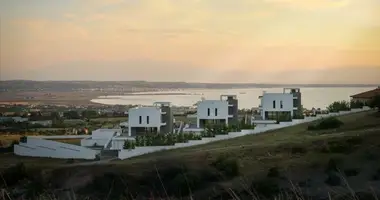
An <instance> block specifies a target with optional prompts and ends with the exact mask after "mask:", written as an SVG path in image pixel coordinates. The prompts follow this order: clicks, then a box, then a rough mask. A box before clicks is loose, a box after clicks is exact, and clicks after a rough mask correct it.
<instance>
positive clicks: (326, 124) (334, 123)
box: [307, 117, 344, 130]
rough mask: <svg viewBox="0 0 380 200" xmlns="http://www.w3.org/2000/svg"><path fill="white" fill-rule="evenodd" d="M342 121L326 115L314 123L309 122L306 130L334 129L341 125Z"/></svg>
mask: <svg viewBox="0 0 380 200" xmlns="http://www.w3.org/2000/svg"><path fill="white" fill-rule="evenodd" d="M343 124H344V123H343V122H342V121H340V120H339V119H337V118H336V117H328V118H325V119H321V120H319V121H317V122H316V123H314V124H311V125H309V126H308V127H307V129H308V130H327V129H335V128H339V127H340V126H342V125H343Z"/></svg>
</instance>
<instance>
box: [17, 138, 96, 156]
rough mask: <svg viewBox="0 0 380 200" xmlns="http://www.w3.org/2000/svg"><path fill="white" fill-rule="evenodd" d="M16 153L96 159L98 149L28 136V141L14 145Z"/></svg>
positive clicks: (21, 154)
mask: <svg viewBox="0 0 380 200" xmlns="http://www.w3.org/2000/svg"><path fill="white" fill-rule="evenodd" d="M14 153H15V154H16V155H20V156H31V157H48V158H66V159H67V158H73V159H89V160H92V159H95V157H96V155H98V154H99V152H98V151H96V150H92V149H88V148H86V147H81V146H77V145H72V144H66V143H62V142H56V141H52V140H45V139H40V138H35V137H27V141H26V143H22V142H20V143H19V144H17V145H15V146H14Z"/></svg>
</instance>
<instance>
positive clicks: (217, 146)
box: [26, 112, 380, 197]
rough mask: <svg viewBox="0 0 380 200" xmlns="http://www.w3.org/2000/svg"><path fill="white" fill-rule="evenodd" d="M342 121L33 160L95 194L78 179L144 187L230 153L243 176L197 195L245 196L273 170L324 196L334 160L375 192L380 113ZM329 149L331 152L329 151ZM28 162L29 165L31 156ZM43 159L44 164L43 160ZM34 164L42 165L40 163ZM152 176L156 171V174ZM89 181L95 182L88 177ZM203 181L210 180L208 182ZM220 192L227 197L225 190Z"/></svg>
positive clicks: (284, 180)
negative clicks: (128, 154) (97, 157)
mask: <svg viewBox="0 0 380 200" xmlns="http://www.w3.org/2000/svg"><path fill="white" fill-rule="evenodd" d="M339 119H340V120H342V121H343V122H344V125H343V126H342V127H341V128H339V129H336V130H329V131H318V132H310V131H307V125H308V124H300V125H297V126H293V127H288V128H284V129H281V130H275V131H272V132H268V133H265V134H260V135H248V136H244V137H240V138H235V139H231V140H227V141H219V142H214V143H209V144H205V145H200V146H195V147H189V148H183V149H177V150H170V151H164V152H157V153H153V154H148V155H144V156H140V157H137V158H132V159H129V160H123V161H114V162H111V163H109V164H105V165H94V166H76V167H72V168H62V169H59V168H60V167H59V166H62V165H65V164H63V163H62V162H60V161H58V162H57V160H49V159H33V160H34V161H36V162H39V164H38V167H40V166H41V165H44V166H45V167H46V168H55V170H53V171H52V173H54V174H56V173H57V171H58V172H59V173H58V174H59V175H62V176H64V177H62V178H65V179H64V180H65V181H62V180H63V179H61V178H59V176H54V178H53V179H52V180H51V181H52V182H56V181H58V182H59V183H60V184H59V186H58V187H66V186H67V185H68V184H69V185H70V183H72V182H75V183H76V184H77V185H76V186H78V187H83V186H86V185H87V188H92V189H91V191H94V190H96V191H97V190H99V191H101V190H100V189H99V188H93V187H94V186H88V184H89V183H90V181H76V180H78V179H79V180H82V178H83V177H86V180H90V179H92V178H95V177H98V176H103V175H104V174H105V173H112V174H117V176H120V177H124V176H128V177H129V176H131V177H133V178H131V177H129V178H126V180H125V182H126V184H132V185H143V183H141V180H142V179H144V180H149V181H153V180H154V179H157V173H158V174H160V173H165V172H163V171H165V170H167V169H168V170H170V169H172V168H173V167H175V166H178V165H186V166H187V168H188V169H187V171H189V172H192V171H197V170H199V169H209V168H210V163H211V162H213V161H214V160H215V159H216V158H217V157H219V156H220V155H227V156H228V157H229V158H233V159H236V160H237V162H238V164H239V169H240V176H238V177H234V178H232V179H223V178H221V179H220V180H219V181H215V180H212V181H211V182H212V184H211V185H208V184H207V185H206V186H202V188H196V189H192V193H193V194H194V195H201V196H203V195H206V196H209V195H210V194H211V193H210V191H211V190H212V188H213V187H214V186H215V184H217V185H222V186H223V187H225V188H231V189H232V190H234V191H236V192H237V193H239V192H240V190H244V189H243V188H244V187H243V186H244V185H245V184H243V183H242V181H241V180H242V179H241V178H244V180H246V181H245V183H247V184H246V185H248V186H249V185H250V184H251V182H252V180H266V179H268V178H267V174H268V170H269V169H270V168H276V169H278V171H279V174H280V175H279V176H280V177H281V178H277V179H276V180H275V181H276V182H277V184H279V185H281V186H282V185H286V184H288V180H292V181H294V183H295V184H300V185H301V183H303V182H305V181H306V180H312V181H311V183H308V184H309V187H308V188H306V189H307V190H308V193H309V194H310V195H324V194H327V192H328V191H330V192H331V191H332V189H331V187H330V186H328V185H326V184H325V183H324V181H325V179H326V173H325V169H326V166H327V163H328V162H329V160H331V159H334V160H338V161H339V168H340V169H341V170H342V172H343V171H344V170H347V169H358V170H359V172H360V173H359V175H357V176H354V177H350V178H347V180H348V182H349V183H350V185H351V186H352V187H353V189H355V190H366V189H368V188H370V185H369V183H370V184H372V187H375V188H376V187H378V188H380V186H379V183H378V181H377V182H376V181H372V179H373V177H374V176H375V175H376V173H378V172H377V171H378V170H379V169H380V153H379V152H380V134H379V133H380V118H379V116H378V114H377V115H376V116H375V113H373V112H363V113H357V114H352V115H347V116H341V117H339ZM358 137H359V138H360V140H355V141H359V142H356V143H355V145H350V146H347V145H346V144H347V141H348V139H350V138H356V139H357V138H358ZM336 144H338V147H339V148H333V147H334V146H333V145H335V146H336ZM300 149H301V150H300ZM326 149H330V150H329V151H327V152H326ZM26 159H27V160H28V161H29V159H30V158H26ZM42 160H43V162H40V161H42ZM27 165H32V163H31V162H27ZM34 166H37V165H35V164H34ZM57 168H58V169H57ZM211 168H212V167H211ZM152 172H154V173H153V175H152ZM67 174H70V176H67ZM147 174H150V175H147ZM173 176H175V175H173ZM379 176H380V174H379ZM68 177H70V178H68ZM88 177H91V178H90V179H87V178H88ZM140 179H141V180H140ZM163 179H165V178H163ZM169 179H170V180H169V182H168V180H162V181H163V182H164V183H163V185H165V187H168V189H167V190H168V191H169V193H170V187H171V186H167V185H168V184H169V185H170V181H172V180H173V179H174V177H170V178H169ZM201 179H202V178H201ZM83 180H84V179H83ZM107 181H109V179H106V180H105V179H104V177H103V178H102V179H101V182H106V183H107ZM201 181H202V182H207V180H203V179H202V180H201ZM215 182H216V183H215ZM374 185H375V186H374ZM104 188H107V187H104ZM332 188H333V190H334V191H340V190H342V188H341V187H338V188H337V187H332ZM304 189H305V188H304ZM218 193H223V191H219V192H218ZM203 197H204V196H203Z"/></svg>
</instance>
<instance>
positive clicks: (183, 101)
mask: <svg viewBox="0 0 380 200" xmlns="http://www.w3.org/2000/svg"><path fill="white" fill-rule="evenodd" d="M300 89H301V93H302V105H303V107H304V108H307V109H311V108H321V109H325V108H326V107H327V106H328V105H329V104H331V103H332V102H334V101H342V100H345V101H349V100H350V96H351V95H354V94H357V93H361V92H365V91H368V90H372V89H373V88H368V87H352V88H349V87H347V88H345V87H336V88H335V87H327V88H322V87H319V88H300ZM263 92H276V93H277V92H283V88H244V89H183V90H175V91H169V92H168V91H155V92H140V93H132V94H128V95H124V96H102V97H98V98H97V99H93V100H91V101H92V102H95V103H100V104H107V105H131V104H132V105H152V104H153V103H154V102H171V103H172V105H173V106H193V105H194V104H195V103H197V102H198V101H200V100H201V99H202V98H204V99H210V100H211V99H219V98H220V95H237V98H238V100H239V109H243V108H245V109H250V108H254V107H258V106H259V104H260V100H259V96H261V95H262V94H263Z"/></svg>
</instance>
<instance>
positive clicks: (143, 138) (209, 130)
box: [123, 123, 255, 149]
mask: <svg viewBox="0 0 380 200" xmlns="http://www.w3.org/2000/svg"><path fill="white" fill-rule="evenodd" d="M254 127H255V126H254V125H250V124H244V123H241V124H239V125H231V126H226V125H220V124H208V125H206V128H205V129H204V131H202V132H201V134H197V133H194V132H189V133H179V134H176V133H167V134H160V133H146V134H145V135H138V136H136V138H135V140H126V141H125V142H124V147H123V148H124V149H135V148H136V147H145V146H170V145H174V144H176V143H187V142H188V141H189V140H202V138H210V137H215V136H216V135H227V134H228V133H229V132H233V131H241V129H254Z"/></svg>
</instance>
